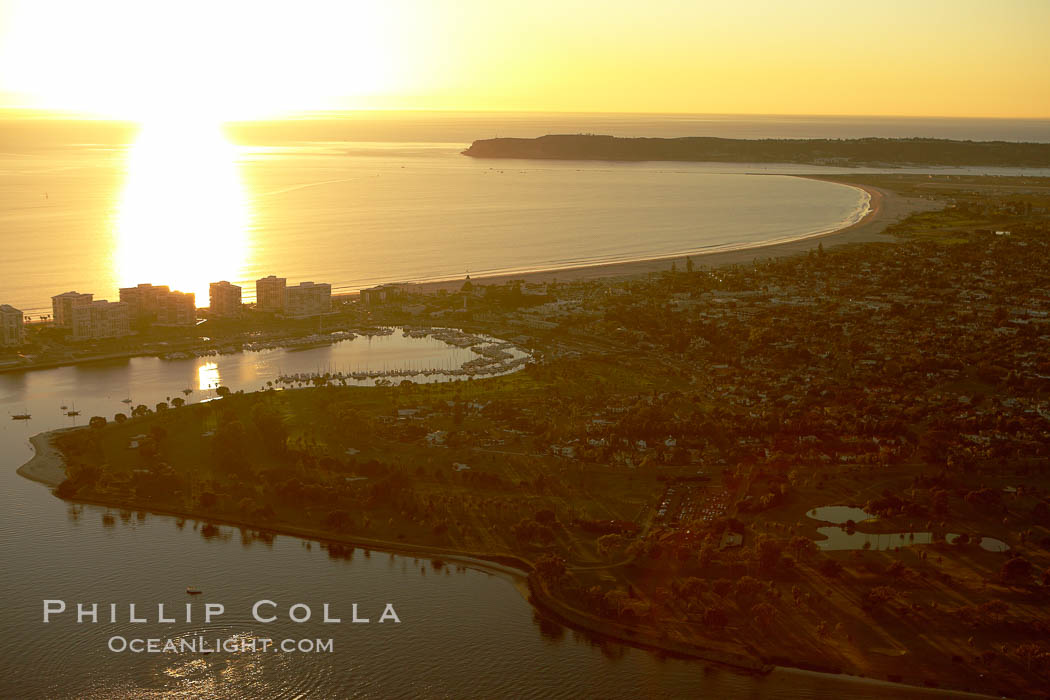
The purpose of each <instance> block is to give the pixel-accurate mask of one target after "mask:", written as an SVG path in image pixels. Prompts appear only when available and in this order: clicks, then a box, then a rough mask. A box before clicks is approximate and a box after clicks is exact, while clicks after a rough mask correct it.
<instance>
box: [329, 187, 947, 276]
mask: <svg viewBox="0 0 1050 700" xmlns="http://www.w3.org/2000/svg"><path fill="white" fill-rule="evenodd" d="M777 177H798V178H803V179H807V180H818V181H820V182H828V183H833V184H836V185H842V186H844V187H851V188H853V189H856V190H860V191H862V192H864V193H866V194H867V195H868V198H869V199H868V211H867V212H866V213H865V214H864V216H862V217H861V218H860V219H859V220H858V221H855V222H854V223H852V224H848V225H846V226H843V227H840V228H837V229H833V230H831V231H821V232H817V233H812V234H808V235H803V236H799V237H795V238H792V239H790V240H786V241H772V242H769V241H766V242H759V243H755V244H753V245H746V246H743V247H737V248H733V249H730V250H712V251H709V252H704V251H700V252H697V253H688V254H673V255H658V256H654V257H650V258H639V259H636V260H624V261H617V262H606V263H593V264H584V265H579V266H576V267H564V268H557V269H549V270H535V271H531V272H518V273H495V274H482V275H478V276H472V277H471V278H470V279H471V282H474V283H475V284H502V283H505V282H508V281H510V280H523V281H524V282H526V283H536V284H541V283H547V282H555V281H557V282H577V281H588V280H596V279H603V278H610V279H618V280H625V279H630V278H636V277H641V276H643V275H648V274H651V273H654V272H666V271H667V270H668V269H669V268H670V266H671V264H672V263H674V264H676V265H677V266H678V269H680V270H684V269H685V261H686V258H692V260H693V263H694V264H695V265H697V266H698V267H701V266H706V267H724V266H728V265H740V264H746V263H750V262H752V261H754V260H767V259H772V258H781V257H788V256H791V255H798V254H800V253H806V252H809V251H810V250H815V249H816V248H817V246H818V245H820V244H822V243H823V244H825V247H828V248H830V247H834V246H839V245H849V244H852V243H874V242H885V243H892V242H894V240H893V239H891V238H886V237H883V236H882V232H883V231H885V230H886V228H887V227H888V226H889V225H890V224H893V223H896V222H897V221H900V220H902V219H904V218H906V217H907V216H909V215H910V214H912V213H915V212H920V211H929V210H932V209H938V208H940V205H939V204H937V203H934V202H931V201H930V200H924V199H917V198H912V197H904V196H902V195H899V194H896V193H895V192H892V191H889V190H886V189H883V188H881V187H876V186H874V185H867V184H864V185H862V184H857V183H853V182H844V181H842V180H839V179H836V178H835V176H833V175H777ZM403 284H406V285H409V284H411V285H412V289H413V291H416V292H420V293H424V294H425V293H433V292H437V291H442V290H444V291H458V290H459V288H460V287H461V286H462V284H463V279H462V278H459V277H457V278H455V279H448V280H434V281H429V282H417V283H409V282H405V283H403ZM349 296H357V295H356V294H351V295H349Z"/></svg>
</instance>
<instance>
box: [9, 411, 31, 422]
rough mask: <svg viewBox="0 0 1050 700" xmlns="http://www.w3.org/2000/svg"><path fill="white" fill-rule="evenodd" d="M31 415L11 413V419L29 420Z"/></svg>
mask: <svg viewBox="0 0 1050 700" xmlns="http://www.w3.org/2000/svg"><path fill="white" fill-rule="evenodd" d="M32 417H33V416H31V415H29V414H28V413H12V414H11V420H29V419H30V418H32Z"/></svg>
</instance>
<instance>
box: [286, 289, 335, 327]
mask: <svg viewBox="0 0 1050 700" xmlns="http://www.w3.org/2000/svg"><path fill="white" fill-rule="evenodd" d="M331 310H332V285H330V284H323V283H322V284H314V283H313V282H301V283H299V284H297V285H294V286H291V287H288V288H287V289H286V290H285V295H284V314H285V316H290V317H293V318H303V317H306V316H319V315H321V314H326V313H328V312H329V311H331Z"/></svg>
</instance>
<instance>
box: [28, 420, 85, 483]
mask: <svg viewBox="0 0 1050 700" xmlns="http://www.w3.org/2000/svg"><path fill="white" fill-rule="evenodd" d="M69 430H83V428H82V427H78V428H61V429H59V430H50V431H48V432H46V433H39V434H37V435H34V436H33V437H31V438H29V442H31V443H32V444H33V449H34V450H36V454H35V455H33V458H32V459H31V460H29V461H28V462H26V463H25V464H23V465H22V466H21V467H19V468H18V473H19V475H21V476H24V477H25V478H27V479H30V480H32V481H38V482H40V483H41V484H46V485H48V486H51V487H55V486H58V485H59V484H61V483H62V482H63V481H64V480H65V478H66V463H65V460H64V459H63V458H62V453H61V452H59V451H58V449H57V448H56V447H55V446H54V444H53V442H52V441H53V440H54V439H55V437H56V436H57V435H60V434H61V433H64V432H66V431H69Z"/></svg>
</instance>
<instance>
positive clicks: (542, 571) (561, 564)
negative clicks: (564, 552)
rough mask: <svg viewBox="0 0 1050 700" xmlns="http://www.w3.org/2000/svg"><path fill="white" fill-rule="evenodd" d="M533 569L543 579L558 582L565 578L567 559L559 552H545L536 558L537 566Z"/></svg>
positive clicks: (547, 581)
mask: <svg viewBox="0 0 1050 700" xmlns="http://www.w3.org/2000/svg"><path fill="white" fill-rule="evenodd" d="M533 570H534V571H535V573H536V575H537V576H538V577H539V579H540V580H541V581H543V582H545V583H557V582H558V581H561V580H562V579H563V578H565V575H566V569H565V560H564V559H562V558H561V557H559V556H558V555H557V554H544V555H543V556H542V557H540V558H539V559H537V560H536V567H535V569H533Z"/></svg>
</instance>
